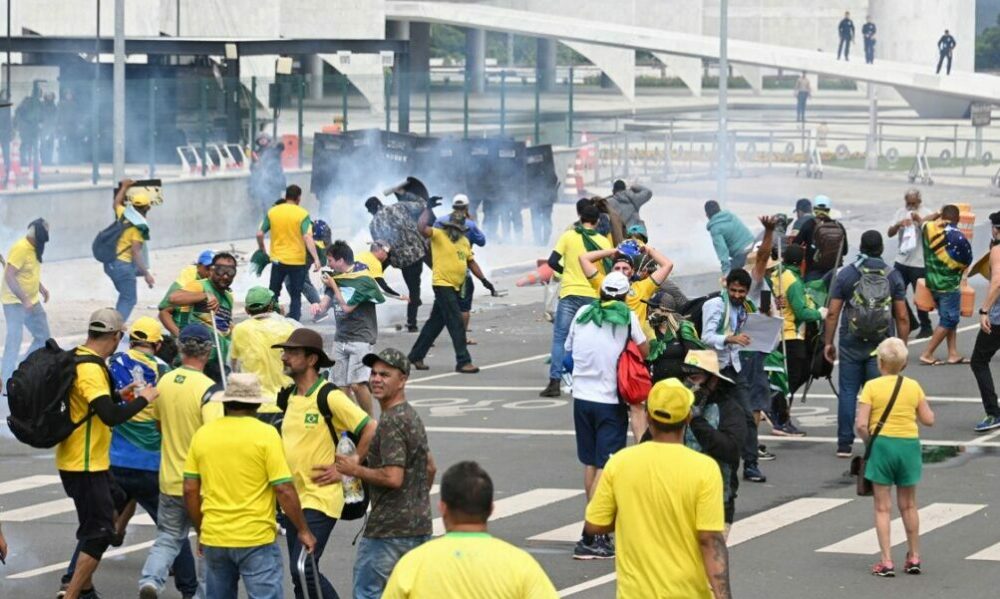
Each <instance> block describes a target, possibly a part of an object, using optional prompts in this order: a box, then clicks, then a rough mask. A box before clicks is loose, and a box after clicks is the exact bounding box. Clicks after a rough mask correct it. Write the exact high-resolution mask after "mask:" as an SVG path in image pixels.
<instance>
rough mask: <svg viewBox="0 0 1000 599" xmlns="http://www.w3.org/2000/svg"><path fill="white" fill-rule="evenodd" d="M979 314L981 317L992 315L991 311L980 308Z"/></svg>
mask: <svg viewBox="0 0 1000 599" xmlns="http://www.w3.org/2000/svg"><path fill="white" fill-rule="evenodd" d="M979 314H980V316H989V315H990V311H989V310H983V309H982V308H980V309H979Z"/></svg>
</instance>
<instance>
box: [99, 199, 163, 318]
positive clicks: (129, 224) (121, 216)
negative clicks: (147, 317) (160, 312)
mask: <svg viewBox="0 0 1000 599" xmlns="http://www.w3.org/2000/svg"><path fill="white" fill-rule="evenodd" d="M133 183H134V182H133V181H132V180H131V179H125V180H124V181H122V182H121V186H120V187H119V188H118V192H117V193H116V194H115V200H114V204H113V206H114V210H115V219H117V223H116V224H118V223H120V225H119V226H118V227H117V228H116V230H118V231H120V234H119V235H118V237H117V240H116V241H115V250H114V257H113V258H112V259H110V260H108V261H105V262H104V274H106V275H108V278H109V279H111V282H112V283H114V286H115V289H116V290H117V291H118V301H117V303H116V304H115V309H116V310H118V313H119V314H121V315H122V318H123V319H125V320H128V317H129V315H130V314H132V308H135V304H136V302H137V301H138V291H137V290H136V282H135V279H136V277H142V278H143V279H144V280H145V281H146V284H147V285H149V288H150V289H152V288H153V285H155V284H156V279H154V278H153V274H152V273H151V272H149V254H148V250H147V246H146V242H147V241H149V225H148V224H147V223H146V214H148V213H149V208H150V206H152V203H153V198H152V197H151V196H150V194H149V193H146V192H140V193H134V194H129V193H128V190H129V188H130V187H132V185H133ZM115 226H116V225H112V227H115ZM107 230H111V227H109V228H108V229H106V231H107ZM100 241H101V236H100V235H98V239H96V240H95V254H96V250H97V248H96V245H97V244H98V242H100Z"/></svg>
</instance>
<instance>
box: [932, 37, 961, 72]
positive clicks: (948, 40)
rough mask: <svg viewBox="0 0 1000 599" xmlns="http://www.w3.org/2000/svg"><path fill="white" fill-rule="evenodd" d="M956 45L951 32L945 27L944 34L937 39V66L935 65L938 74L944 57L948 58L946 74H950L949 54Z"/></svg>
mask: <svg viewBox="0 0 1000 599" xmlns="http://www.w3.org/2000/svg"><path fill="white" fill-rule="evenodd" d="M957 45H958V43H957V42H955V38H953V37H952V36H951V34H950V33H948V30H947V29H945V30H944V35H942V36H941V39H939V40H938V66H937V74H938V75H940V74H941V65H942V64H944V61H945V59H947V60H948V71H947V74H948V75H951V55H952V52H953V51H954V50H955V46H957Z"/></svg>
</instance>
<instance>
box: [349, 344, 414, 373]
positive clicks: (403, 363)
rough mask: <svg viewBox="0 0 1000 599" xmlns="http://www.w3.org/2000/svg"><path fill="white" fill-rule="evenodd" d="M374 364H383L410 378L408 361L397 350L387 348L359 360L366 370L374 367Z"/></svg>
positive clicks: (404, 355)
mask: <svg viewBox="0 0 1000 599" xmlns="http://www.w3.org/2000/svg"><path fill="white" fill-rule="evenodd" d="M375 362H385V363H386V364H388V365H389V366H392V367H393V368H395V369H396V370H398V371H400V372H402V373H403V374H405V375H406V376H410V361H409V360H408V359H407V358H406V354H404V353H403V352H401V351H399V350H398V349H393V348H391V347H387V348H385V349H383V350H382V351H380V352H378V353H377V354H368V355H366V356H365V357H364V358H362V359H361V363H362V364H364V365H365V366H367V367H368V368H371V367H372V366H374V365H375Z"/></svg>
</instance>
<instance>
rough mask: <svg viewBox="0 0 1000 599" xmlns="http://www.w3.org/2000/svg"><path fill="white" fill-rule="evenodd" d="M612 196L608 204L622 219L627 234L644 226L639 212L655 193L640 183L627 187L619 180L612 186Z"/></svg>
mask: <svg viewBox="0 0 1000 599" xmlns="http://www.w3.org/2000/svg"><path fill="white" fill-rule="evenodd" d="M611 194H612V195H611V198H610V199H609V200H608V202H609V204H610V205H611V207H612V208H613V209H614V210H615V212H617V213H618V217H619V218H621V220H622V225H623V226H624V227H625V230H626V234H627V233H628V229H630V228H632V227H634V226H636V225H643V224H644V223H643V222H642V218H641V217H640V216H639V211H640V210H641V209H642V206H643V204H645V203H647V202H649V200H651V199H653V192H652V191H651V190H650V189H649V188H647V187H643V186H642V185H639V184H638V183H633V184H632V185H627V184H626V183H625V182H624V181H622V180H621V179H618V180H616V181H615V182H614V184H613V185H612V186H611Z"/></svg>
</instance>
